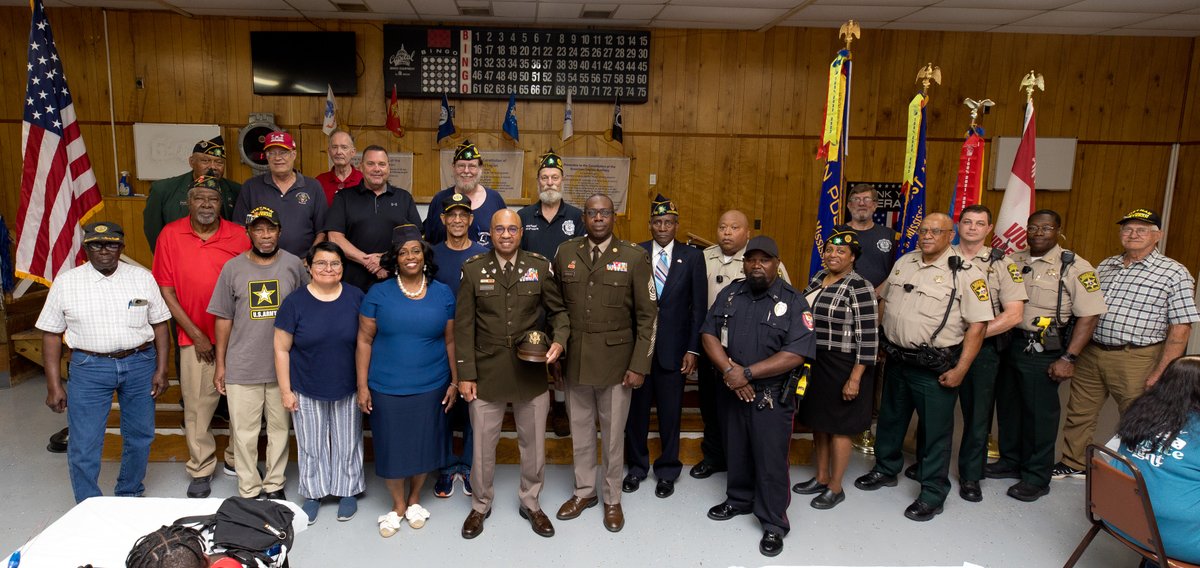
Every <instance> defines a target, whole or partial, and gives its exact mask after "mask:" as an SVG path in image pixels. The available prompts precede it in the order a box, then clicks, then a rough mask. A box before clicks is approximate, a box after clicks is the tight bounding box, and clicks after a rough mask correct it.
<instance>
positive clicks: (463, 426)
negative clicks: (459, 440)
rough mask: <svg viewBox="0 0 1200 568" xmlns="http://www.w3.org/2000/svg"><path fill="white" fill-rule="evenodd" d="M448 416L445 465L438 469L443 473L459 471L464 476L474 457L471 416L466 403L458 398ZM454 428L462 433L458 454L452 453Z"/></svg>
mask: <svg viewBox="0 0 1200 568" xmlns="http://www.w3.org/2000/svg"><path fill="white" fill-rule="evenodd" d="M448 418H449V420H447V421H446V428H447V430H449V434H450V435H448V436H446V441H447V449H446V465H445V467H443V468H442V469H441V470H440V471H441V473H442V474H445V475H452V474H455V473H461V474H463V476H464V477H469V476H470V475H471V460H472V458H473V457H474V453H473V452H474V447H475V435H474V429H473V428H471V416H470V415H469V414H468V413H467V403H466V402H463V400H462V399H459V400H458V402H457V403H456V404H455V405H454V406H453V407H452V408H451V409H450V415H449V416H448ZM455 430H461V431H462V433H463V449H462V453H461V454H459V455H455V454H454V435H453V434H454V431H455Z"/></svg>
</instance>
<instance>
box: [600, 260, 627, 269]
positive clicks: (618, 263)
mask: <svg viewBox="0 0 1200 568" xmlns="http://www.w3.org/2000/svg"><path fill="white" fill-rule="evenodd" d="M604 269H605V270H608V271H609V272H629V263H628V262H621V261H619V260H617V261H613V262H610V263H608V264H607V265H606V266H605V267H604Z"/></svg>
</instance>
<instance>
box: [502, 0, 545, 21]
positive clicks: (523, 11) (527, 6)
mask: <svg viewBox="0 0 1200 568" xmlns="http://www.w3.org/2000/svg"><path fill="white" fill-rule="evenodd" d="M492 14H493V15H495V16H497V17H500V18H525V20H526V21H529V20H532V19H533V18H535V17H536V16H537V4H536V3H534V2H492Z"/></svg>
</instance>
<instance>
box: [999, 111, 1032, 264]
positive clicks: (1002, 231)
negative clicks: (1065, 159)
mask: <svg viewBox="0 0 1200 568" xmlns="http://www.w3.org/2000/svg"><path fill="white" fill-rule="evenodd" d="M1036 141H1037V123H1036V121H1035V120H1034V112H1033V99H1030V100H1029V102H1028V103H1027V104H1026V106H1025V127H1024V129H1023V130H1022V132H1021V144H1020V145H1019V146H1017V157H1016V158H1015V159H1013V165H1012V173H1011V174H1009V177H1008V187H1007V188H1005V190H1004V201H1003V202H1001V204H1000V213H999V214H997V215H996V228H995V230H994V231H993V236H992V248H998V249H1002V250H1004V252H1005V253H1006V254H1012V253H1014V252H1017V251H1020V250H1025V248H1026V247H1027V246H1028V244H1027V243H1026V241H1025V237H1026V234H1025V223H1027V222H1028V221H1029V214H1030V213H1033V207H1034V193H1033V191H1034V188H1035V187H1036V185H1035V184H1034V180H1035V178H1036V175H1037V151H1036Z"/></svg>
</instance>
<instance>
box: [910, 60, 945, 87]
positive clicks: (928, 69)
mask: <svg viewBox="0 0 1200 568" xmlns="http://www.w3.org/2000/svg"><path fill="white" fill-rule="evenodd" d="M916 82H918V83H920V84H921V92H925V91H928V90H929V84H930V83H937V84H939V85H941V84H942V68H941V67H934V66H933V63H926V64H925V66H924V67H922V68H921V69H920V70H919V71H917V81H916Z"/></svg>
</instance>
